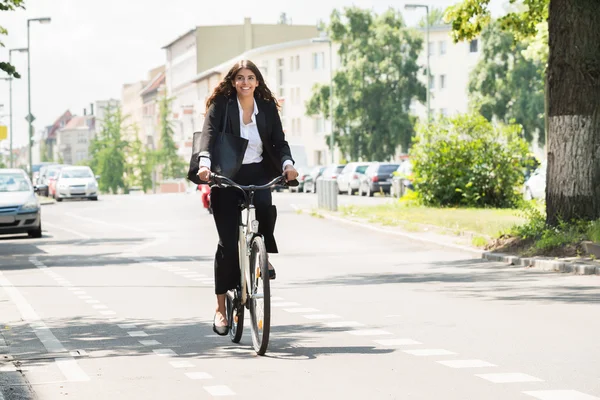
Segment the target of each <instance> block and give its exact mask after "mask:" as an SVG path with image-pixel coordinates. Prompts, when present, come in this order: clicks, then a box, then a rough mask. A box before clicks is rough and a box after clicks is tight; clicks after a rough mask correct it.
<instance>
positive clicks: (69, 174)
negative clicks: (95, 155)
mask: <svg viewBox="0 0 600 400" xmlns="http://www.w3.org/2000/svg"><path fill="white" fill-rule="evenodd" d="M75 198H86V199H90V200H98V182H97V181H96V177H95V176H94V173H93V172H92V169H91V168H90V167H64V168H62V169H61V170H60V174H59V175H58V178H57V180H56V201H62V200H63V199H75Z"/></svg>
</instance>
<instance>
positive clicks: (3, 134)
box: [0, 125, 8, 140]
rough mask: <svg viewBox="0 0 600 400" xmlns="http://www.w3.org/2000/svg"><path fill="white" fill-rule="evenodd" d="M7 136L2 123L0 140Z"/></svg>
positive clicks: (6, 130) (6, 129)
mask: <svg viewBox="0 0 600 400" xmlns="http://www.w3.org/2000/svg"><path fill="white" fill-rule="evenodd" d="M7 137H8V128H6V126H4V125H0V140H6V138H7Z"/></svg>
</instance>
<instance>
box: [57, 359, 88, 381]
mask: <svg viewBox="0 0 600 400" xmlns="http://www.w3.org/2000/svg"><path fill="white" fill-rule="evenodd" d="M56 366H57V367H58V368H59V369H60V370H61V372H62V373H63V375H64V376H65V377H66V378H67V379H68V380H69V381H71V382H85V381H89V380H90V377H89V376H88V375H87V374H86V373H85V372H83V370H82V369H81V367H79V364H77V361H75V359H74V358H72V357H64V358H57V359H56Z"/></svg>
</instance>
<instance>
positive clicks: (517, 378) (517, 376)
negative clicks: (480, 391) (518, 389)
mask: <svg viewBox="0 0 600 400" xmlns="http://www.w3.org/2000/svg"><path fill="white" fill-rule="evenodd" d="M475 376H478V377H480V378H483V379H485V380H487V381H490V382H494V383H513V382H543V381H544V380H543V379H540V378H536V377H535V376H531V375H527V374H522V373H520V372H508V373H503V374H475Z"/></svg>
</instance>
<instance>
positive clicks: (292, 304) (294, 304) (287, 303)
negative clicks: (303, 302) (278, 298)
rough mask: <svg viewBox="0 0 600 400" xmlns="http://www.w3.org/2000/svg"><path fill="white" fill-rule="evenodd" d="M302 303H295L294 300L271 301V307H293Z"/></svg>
mask: <svg viewBox="0 0 600 400" xmlns="http://www.w3.org/2000/svg"><path fill="white" fill-rule="evenodd" d="M299 305H300V303H294V302H293V301H288V302H283V303H271V307H293V306H299Z"/></svg>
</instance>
